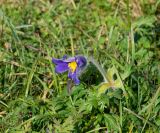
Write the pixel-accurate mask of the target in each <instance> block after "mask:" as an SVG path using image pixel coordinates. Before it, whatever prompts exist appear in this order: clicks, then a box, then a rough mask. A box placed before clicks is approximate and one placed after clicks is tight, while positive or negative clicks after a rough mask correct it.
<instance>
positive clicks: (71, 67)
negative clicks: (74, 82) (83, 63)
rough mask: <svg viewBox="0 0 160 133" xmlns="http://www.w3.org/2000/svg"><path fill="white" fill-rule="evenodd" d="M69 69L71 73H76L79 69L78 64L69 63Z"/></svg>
mask: <svg viewBox="0 0 160 133" xmlns="http://www.w3.org/2000/svg"><path fill="white" fill-rule="evenodd" d="M68 67H69V68H70V70H71V72H72V73H74V72H75V70H76V68H77V62H75V61H73V62H71V63H68Z"/></svg>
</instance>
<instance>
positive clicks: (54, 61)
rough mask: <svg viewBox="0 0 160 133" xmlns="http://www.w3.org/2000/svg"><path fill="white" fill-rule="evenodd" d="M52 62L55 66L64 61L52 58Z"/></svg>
mask: <svg viewBox="0 0 160 133" xmlns="http://www.w3.org/2000/svg"><path fill="white" fill-rule="evenodd" d="M52 62H53V63H54V64H56V65H57V64H59V63H63V62H64V61H63V60H61V59H56V58H52Z"/></svg>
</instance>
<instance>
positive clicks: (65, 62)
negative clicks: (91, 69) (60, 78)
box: [52, 56, 87, 85]
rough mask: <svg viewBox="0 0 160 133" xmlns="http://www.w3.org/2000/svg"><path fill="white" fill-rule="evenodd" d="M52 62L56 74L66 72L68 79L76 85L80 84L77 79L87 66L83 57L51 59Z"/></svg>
mask: <svg viewBox="0 0 160 133" xmlns="http://www.w3.org/2000/svg"><path fill="white" fill-rule="evenodd" d="M52 62H53V63H54V64H56V67H55V72H56V73H64V72H66V71H68V77H69V78H70V79H71V80H73V81H74V83H75V84H76V85H78V84H79V83H80V80H79V79H78V77H79V75H80V72H81V71H82V70H83V69H84V67H85V66H86V64H87V60H86V58H85V57H84V56H75V57H70V58H68V59H67V57H66V56H64V57H63V59H56V58H52Z"/></svg>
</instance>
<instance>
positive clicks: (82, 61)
mask: <svg viewBox="0 0 160 133" xmlns="http://www.w3.org/2000/svg"><path fill="white" fill-rule="evenodd" d="M75 58H76V62H77V64H78V67H80V68H83V67H85V66H86V64H87V60H86V58H85V57H84V56H76V57H75Z"/></svg>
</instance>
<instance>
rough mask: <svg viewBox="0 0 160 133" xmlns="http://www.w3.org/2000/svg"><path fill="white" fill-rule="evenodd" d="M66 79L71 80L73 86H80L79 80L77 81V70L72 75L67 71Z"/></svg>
mask: <svg viewBox="0 0 160 133" xmlns="http://www.w3.org/2000/svg"><path fill="white" fill-rule="evenodd" d="M68 78H70V79H72V80H73V81H74V83H75V85H79V84H80V80H79V79H78V71H77V70H76V71H75V72H74V73H72V72H71V71H69V73H68Z"/></svg>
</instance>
